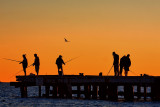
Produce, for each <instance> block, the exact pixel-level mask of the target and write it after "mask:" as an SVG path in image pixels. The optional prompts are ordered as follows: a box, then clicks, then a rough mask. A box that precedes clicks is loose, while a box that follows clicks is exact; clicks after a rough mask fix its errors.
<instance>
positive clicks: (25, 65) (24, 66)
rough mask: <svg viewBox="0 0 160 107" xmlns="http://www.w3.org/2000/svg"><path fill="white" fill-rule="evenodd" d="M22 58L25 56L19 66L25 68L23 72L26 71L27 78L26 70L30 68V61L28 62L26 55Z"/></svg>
mask: <svg viewBox="0 0 160 107" xmlns="http://www.w3.org/2000/svg"><path fill="white" fill-rule="evenodd" d="M22 56H23V61H22V62H20V63H19V64H22V66H23V71H24V74H25V76H26V68H27V66H28V61H27V58H26V55H25V54H23V55H22Z"/></svg>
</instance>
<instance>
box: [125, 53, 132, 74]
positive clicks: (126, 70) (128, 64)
mask: <svg viewBox="0 0 160 107" xmlns="http://www.w3.org/2000/svg"><path fill="white" fill-rule="evenodd" d="M129 57H130V54H128V55H127V57H126V58H125V66H124V70H125V76H127V75H128V71H129V67H130V66H131V60H130V58H129Z"/></svg>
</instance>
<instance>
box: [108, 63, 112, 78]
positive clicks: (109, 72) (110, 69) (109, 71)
mask: <svg viewBox="0 0 160 107" xmlns="http://www.w3.org/2000/svg"><path fill="white" fill-rule="evenodd" d="M112 68H113V65H112V67H111V68H110V70H109V71H108V73H107V76H108V74H109V73H110V72H111V70H112Z"/></svg>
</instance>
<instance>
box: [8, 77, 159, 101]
mask: <svg viewBox="0 0 160 107" xmlns="http://www.w3.org/2000/svg"><path fill="white" fill-rule="evenodd" d="M16 78H17V80H16V81H17V82H11V83H10V85H11V86H15V87H17V88H18V87H19V88H20V90H21V97H27V87H29V86H38V87H39V91H37V92H39V97H42V95H41V87H42V86H45V95H43V97H52V98H73V94H76V98H82V96H81V95H83V96H84V99H103V100H114V101H116V100H119V99H120V98H119V97H118V96H123V97H122V98H121V99H123V100H126V101H133V100H142V99H143V100H147V99H148V98H149V99H150V100H160V92H159V91H160V84H159V82H160V77H159V76H157V77H155V76H127V77H125V76H93V75H86V76H83V75H64V76H58V75H39V76H38V77H37V76H26V77H25V76H16ZM73 86H75V87H76V89H74V90H73V89H72V87H73ZM119 86H122V87H123V90H122V91H118V87H119ZM51 87H52V88H51ZM134 88H136V89H134ZM142 88H143V91H142ZM148 88H150V92H148V91H147V89H148ZM51 89H52V90H51Z"/></svg>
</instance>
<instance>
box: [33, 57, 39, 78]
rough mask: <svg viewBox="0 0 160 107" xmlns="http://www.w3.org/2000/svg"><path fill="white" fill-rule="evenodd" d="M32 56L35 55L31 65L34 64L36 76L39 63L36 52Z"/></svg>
mask: <svg viewBox="0 0 160 107" xmlns="http://www.w3.org/2000/svg"><path fill="white" fill-rule="evenodd" d="M34 57H35V60H34V63H33V66H35V71H36V73H37V76H38V73H39V65H40V62H39V57H38V56H37V54H34Z"/></svg>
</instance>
